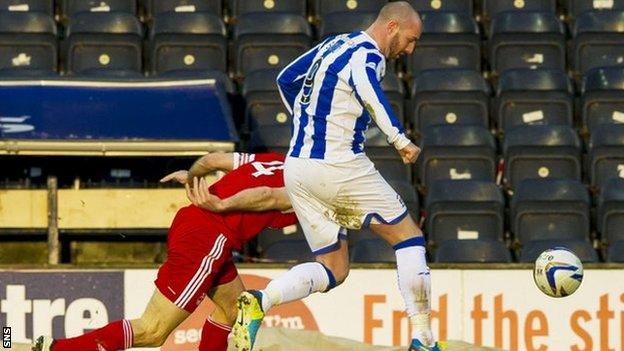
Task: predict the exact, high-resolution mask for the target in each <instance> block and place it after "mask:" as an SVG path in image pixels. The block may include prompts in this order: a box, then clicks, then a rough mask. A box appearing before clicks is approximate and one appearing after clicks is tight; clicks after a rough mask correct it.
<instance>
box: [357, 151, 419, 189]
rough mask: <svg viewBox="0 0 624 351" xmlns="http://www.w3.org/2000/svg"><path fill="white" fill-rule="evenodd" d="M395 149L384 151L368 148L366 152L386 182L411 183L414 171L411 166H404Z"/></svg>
mask: <svg viewBox="0 0 624 351" xmlns="http://www.w3.org/2000/svg"><path fill="white" fill-rule="evenodd" d="M393 149H394V147H392V148H390V147H388V148H385V149H384V150H374V149H373V148H371V147H368V148H366V149H364V151H365V152H366V154H367V155H368V156H369V158H370V160H371V161H373V163H374V164H375V168H376V169H377V171H379V173H380V174H381V175H382V177H384V179H385V180H386V181H391V180H397V181H404V182H408V183H411V182H412V169H411V167H410V165H406V164H404V163H403V161H402V160H401V158H400V157H399V156H398V154H397V152H396V150H393ZM380 151H381V152H380Z"/></svg>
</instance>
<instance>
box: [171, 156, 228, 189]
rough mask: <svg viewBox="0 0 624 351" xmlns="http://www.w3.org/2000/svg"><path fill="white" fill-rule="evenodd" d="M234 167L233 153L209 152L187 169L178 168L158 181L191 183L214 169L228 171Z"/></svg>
mask: <svg viewBox="0 0 624 351" xmlns="http://www.w3.org/2000/svg"><path fill="white" fill-rule="evenodd" d="M233 168H234V154H233V153H231V152H227V153H210V154H206V155H204V156H202V157H200V158H198V159H197V160H196V161H195V162H194V163H193V165H192V166H191V168H189V170H188V171H187V170H179V171H176V172H173V173H170V174H168V175H166V176H165V177H163V178H162V179H161V180H160V182H161V183H165V182H169V181H176V182H178V183H180V184H187V183H191V182H192V180H193V178H195V177H203V176H205V175H206V174H208V173H211V172H215V171H224V172H228V171H231V170H232V169H233Z"/></svg>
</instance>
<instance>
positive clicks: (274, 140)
mask: <svg viewBox="0 0 624 351" xmlns="http://www.w3.org/2000/svg"><path fill="white" fill-rule="evenodd" d="M291 128H292V126H291V125H289V124H279V125H269V126H265V127H257V128H256V129H255V130H254V131H252V133H251V138H250V140H249V148H250V150H251V151H257V150H271V151H276V152H282V153H286V152H287V151H288V148H289V146H290V138H291Z"/></svg>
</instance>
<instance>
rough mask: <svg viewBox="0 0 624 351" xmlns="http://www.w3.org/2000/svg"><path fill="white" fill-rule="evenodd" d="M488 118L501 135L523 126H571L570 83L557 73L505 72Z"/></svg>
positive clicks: (522, 69)
mask: <svg viewBox="0 0 624 351" xmlns="http://www.w3.org/2000/svg"><path fill="white" fill-rule="evenodd" d="M492 115H493V116H494V117H495V118H496V121H497V124H498V129H499V130H501V131H505V130H507V129H509V128H513V127H515V126H519V125H527V124H550V125H567V126H572V123H573V118H574V91H573V88H572V82H571V81H570V79H569V78H568V76H567V75H566V73H565V72H564V71H559V70H546V69H536V70H532V69H526V68H519V69H511V70H507V71H505V72H503V74H502V75H501V77H500V79H499V81H498V87H497V89H496V98H495V99H494V101H493V104H492Z"/></svg>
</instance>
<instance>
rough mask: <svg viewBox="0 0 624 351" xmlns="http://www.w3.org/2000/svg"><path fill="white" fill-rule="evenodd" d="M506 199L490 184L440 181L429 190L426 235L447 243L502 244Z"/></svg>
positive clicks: (470, 181)
mask: <svg viewBox="0 0 624 351" xmlns="http://www.w3.org/2000/svg"><path fill="white" fill-rule="evenodd" d="M504 210H505V199H504V198H503V193H502V191H501V190H500V188H499V187H498V186H497V185H496V184H495V183H493V182H484V181H476V180H439V181H437V182H435V183H433V185H432V186H431V187H430V188H429V189H428V192H427V199H426V212H427V218H426V228H427V229H426V232H427V234H428V235H429V240H430V241H432V242H433V243H435V244H436V245H441V244H442V243H443V242H445V241H447V240H503V226H504V224H505V216H504Z"/></svg>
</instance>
